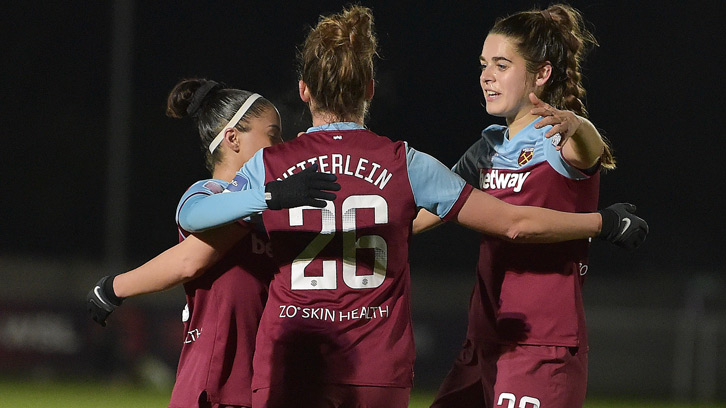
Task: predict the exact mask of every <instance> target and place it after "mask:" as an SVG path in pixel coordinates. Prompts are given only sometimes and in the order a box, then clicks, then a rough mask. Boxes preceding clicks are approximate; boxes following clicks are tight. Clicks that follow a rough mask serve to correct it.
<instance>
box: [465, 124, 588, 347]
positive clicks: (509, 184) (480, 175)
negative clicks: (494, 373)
mask: <svg viewBox="0 0 726 408" xmlns="http://www.w3.org/2000/svg"><path fill="white" fill-rule="evenodd" d="M538 120H539V119H538ZM536 122H537V120H535V121H533V122H532V123H530V124H529V125H528V126H527V127H525V128H524V129H523V130H521V131H520V132H519V133H518V134H517V135H515V137H513V138H512V139H511V140H510V139H509V138H508V137H507V132H508V130H507V128H506V127H504V126H499V125H492V126H489V127H488V128H486V129H485V130H484V131H483V132H482V136H481V138H480V139H479V140H478V141H477V142H476V143H474V145H472V146H471V147H470V148H469V149H468V150H467V152H466V153H464V155H463V156H462V157H461V158H460V159H459V161H458V162H457V163H456V165H455V166H454V167H453V171H454V172H456V173H457V174H459V175H461V176H462V177H463V178H464V179H465V180H466V181H467V182H468V183H469V184H471V185H473V186H476V187H478V188H479V189H481V190H482V191H484V192H486V193H489V194H491V195H493V196H494V197H497V198H499V199H501V200H503V201H506V202H508V203H511V204H517V205H530V206H537V207H545V208H550V209H554V210H559V211H567V212H591V211H596V210H597V202H598V191H599V173H598V172H597V169H593V170H594V171H592V172H588V173H590V174H587V173H585V172H583V171H580V170H578V169H576V168H574V167H573V166H571V165H570V164H569V163H567V161H566V160H565V159H564V158H563V157H562V155H561V153H560V151H557V150H556V149H555V146H554V145H553V143H552V141H551V139H547V138H545V137H544V135H545V133H546V132H547V131H548V130H549V129H550V128H551V127H550V126H545V127H543V128H542V129H536V128H535V127H534V123H536ZM588 249H589V242H588V240H576V241H568V242H562V243H555V244H514V243H509V242H505V241H503V240H500V239H497V238H493V237H488V236H485V235H482V238H481V245H480V255H479V262H478V266H477V272H478V274H477V282H476V284H475V287H474V292H473V295H472V298H471V301H470V306H469V329H468V333H467V336H468V337H469V338H470V339H472V340H478V341H491V342H516V343H519V344H534V345H561V346H585V347H586V346H587V333H586V330H585V315H584V307H583V302H582V285H583V283H584V279H585V275H586V273H587V271H588V268H589V266H588V260H587V256H588Z"/></svg>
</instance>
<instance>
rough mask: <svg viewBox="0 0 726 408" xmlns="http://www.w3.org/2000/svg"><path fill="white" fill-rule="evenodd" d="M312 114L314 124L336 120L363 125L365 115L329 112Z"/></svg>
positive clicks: (324, 123)
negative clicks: (345, 114) (355, 115)
mask: <svg viewBox="0 0 726 408" xmlns="http://www.w3.org/2000/svg"><path fill="white" fill-rule="evenodd" d="M311 114H312V117H313V126H323V125H327V124H329V123H336V122H355V123H357V124H359V125H361V126H362V125H363V117H340V116H338V115H335V114H332V113H328V112H316V113H312V112H311Z"/></svg>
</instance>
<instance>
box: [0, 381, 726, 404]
mask: <svg viewBox="0 0 726 408" xmlns="http://www.w3.org/2000/svg"><path fill="white" fill-rule="evenodd" d="M169 393H170V390H153V389H149V388H146V387H140V386H134V385H129V384H110V383H98V382H85V383H84V382H80V381H74V382H41V381H20V380H13V379H5V380H1V381H0V407H13V408H26V407H27V408H36V407H44V408H97V407H104V408H122V407H123V408H128V407H137V408H145V407H149V408H154V407H160V408H163V407H166V406H167V403H168V402H169ZM432 399H433V392H421V391H414V392H413V394H412V396H411V404H410V405H409V407H410V408H427V407H428V406H429V404H430V403H431V400H432ZM606 407H607V408H651V407H652V408H656V407H658V408H724V407H726V404H710V405H709V404H705V405H704V404H677V403H668V402H663V401H660V402H658V401H653V402H648V401H616V400H597V401H595V400H593V401H590V400H588V402H587V403H586V404H585V408H606Z"/></svg>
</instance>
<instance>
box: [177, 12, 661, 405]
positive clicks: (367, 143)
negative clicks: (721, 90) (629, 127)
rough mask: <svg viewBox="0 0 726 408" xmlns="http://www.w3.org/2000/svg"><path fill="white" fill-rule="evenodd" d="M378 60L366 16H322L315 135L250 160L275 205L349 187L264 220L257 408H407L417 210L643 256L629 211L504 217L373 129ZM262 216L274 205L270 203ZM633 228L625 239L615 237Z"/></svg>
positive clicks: (439, 168) (304, 65)
mask: <svg viewBox="0 0 726 408" xmlns="http://www.w3.org/2000/svg"><path fill="white" fill-rule="evenodd" d="M376 53H377V40H376V36H375V33H374V29H373V17H372V14H371V12H370V10H369V9H367V8H365V7H361V6H352V7H350V8H348V9H345V10H344V11H343V12H341V13H339V14H334V15H331V16H326V17H321V19H320V20H319V21H318V24H317V25H316V26H315V28H313V29H312V30H311V31H310V33H309V34H308V36H307V38H306V39H305V41H304V43H303V45H302V46H301V48H300V52H299V69H300V70H299V73H300V81H299V94H300V98H301V99H302V100H303V101H304V102H305V103H306V104H307V105H308V107H309V109H310V112H311V115H312V125H313V126H312V127H311V128H309V129H308V130H307V132H305V133H304V134H301V135H300V136H298V137H297V138H296V139H294V140H292V141H289V142H286V143H284V144H280V145H276V146H271V147H267V148H264V149H262V150H261V151H259V152H258V153H256V154H255V156H253V158H252V159H250V161H248V162H247V163H246V164H245V165H244V166H243V168H242V169H240V171H239V172H238V173H237V176H236V177H235V179H234V183H237V184H238V185H244V186H247V187H249V188H253V189H259V188H261V187H262V186H263V185H266V186H267V187H266V188H267V191H268V192H270V193H271V195H272V196H273V197H274V195H275V193H276V192H277V191H278V186H279V185H278V184H276V183H279V181H276V180H285V179H286V178H288V177H295V176H296V175H298V174H302V173H304V172H305V171H307V169H310V168H313V167H311V166H316V167H317V168H318V169H319V170H320V171H321V172H326V173H330V174H333V175H336V176H337V177H338V179H337V180H338V183H339V184H340V187H341V188H340V191H339V192H338V194H337V196H336V198H335V199H334V200H330V201H327V204H326V205H325V207H324V208H312V207H297V208H291V209H289V210H282V211H265V212H263V219H264V224H265V227H266V229H267V231H268V234H269V237H270V241H271V243H272V248H273V256H274V259H275V261H276V264H277V266H278V267H279V270H280V271H279V273H278V274H277V275H276V276H275V278H274V279H273V281H272V282H271V284H270V294H269V297H268V302H267V306H266V308H265V311H264V313H263V316H262V320H261V322H260V328H259V331H258V336H257V347H256V351H255V357H254V378H253V389H254V393H253V405H254V406H255V407H290V406H301V407H319V406H326V407H327V406H331V407H348V406H370V407H382V406H385V407H407V406H408V398H409V391H410V388H411V386H412V380H413V362H414V345H413V332H412V328H411V315H410V310H409V303H410V278H409V270H408V268H409V265H408V248H409V239H410V237H411V225H412V222H413V219H414V218H415V216H416V213H417V211H418V208H420V207H423V208H425V209H427V210H428V211H430V212H432V213H433V214H435V215H436V216H437V217H439V218H441V219H443V220H453V221H456V222H458V223H460V224H462V225H465V226H468V227H471V228H474V229H477V230H479V231H482V232H484V233H488V234H491V235H493V236H497V237H500V238H503V239H507V240H512V241H515V242H556V241H564V240H573V239H586V238H588V237H594V236H602V237H607V239H609V240H610V241H612V242H615V243H617V244H619V245H633V246H637V245H638V244H639V243H640V242H642V240H643V239H644V238H645V233H646V231H647V225H646V224H645V222H644V221H643V220H641V219H639V218H637V217H635V216H634V215H632V214H631V213H630V212H629V211H627V208H626V206H624V205H616V206H614V207H612V208H608V209H606V210H603V211H602V212H601V213H587V214H572V213H563V212H557V211H553V210H549V209H544V208H537V207H518V206H514V205H511V204H507V203H505V202H503V201H500V200H498V199H496V198H494V197H493V196H491V195H489V194H486V193H483V192H481V191H479V190H475V189H473V188H472V187H471V186H469V185H467V184H466V182H465V181H464V180H463V179H462V178H460V177H459V176H457V175H455V174H454V173H452V172H450V171H449V170H448V169H447V168H446V167H445V166H443V165H442V164H441V163H440V162H438V161H437V160H436V159H434V158H432V157H431V156H429V155H426V154H424V153H421V152H418V151H416V150H414V149H412V148H411V147H409V146H408V145H407V144H406V143H405V142H393V141H391V140H390V139H388V138H386V137H382V136H379V135H377V134H375V133H373V132H371V131H370V130H368V129H366V128H365V126H364V120H365V117H366V114H367V109H368V105H369V103H370V101H371V99H372V98H373V95H374V88H375V87H374V76H373V74H374V69H373V68H374V67H373V64H374V57H375V56H376ZM237 198H240V199H239V200H237ZM262 204H263V198H260V197H258V203H257V205H262ZM244 205H249V203H245V202H244V201H243V200H242V199H241V195H239V193H236V192H231V193H227V194H217V195H210V196H204V197H201V196H200V197H198V199H197V200H196V204H195V206H194V208H193V210H192V211H190V214H189V217H188V219H189V222H190V223H193V224H194V225H195V229H196V230H205V229H206V228H213V227H215V226H217V225H223V224H225V223H228V222H231V221H232V220H234V219H236V217H237V215H238V214H239V213H240V212H241V211H240V208H241V207H243V206H244ZM267 207H268V208H270V209H279V208H280V205H279V203H277V202H276V200H275V199H274V198H271V199H270V198H269V197H268V200H267ZM625 217H627V218H628V221H627V224H628V226H627V228H625V230H623V229H618V226H619V225H620V221H621V219H622V218H625Z"/></svg>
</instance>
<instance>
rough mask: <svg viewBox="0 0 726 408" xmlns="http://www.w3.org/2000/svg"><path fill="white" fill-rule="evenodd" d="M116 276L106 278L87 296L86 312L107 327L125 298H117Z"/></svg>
mask: <svg viewBox="0 0 726 408" xmlns="http://www.w3.org/2000/svg"><path fill="white" fill-rule="evenodd" d="M114 278H115V277H114V276H104V277H103V278H101V280H99V281H98V283H97V284H96V286H95V287H94V288H93V289H91V290H90V291H89V292H88V294H87V295H86V310H88V314H90V315H91V318H92V319H93V321H95V322H96V323H98V324H100V325H101V326H103V327H106V319H107V318H108V315H110V314H111V312H113V311H114V309H116V308H117V307H118V306H121V303H122V302H123V301H124V298H120V297H118V296H116V293H114V291H113V279H114Z"/></svg>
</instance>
